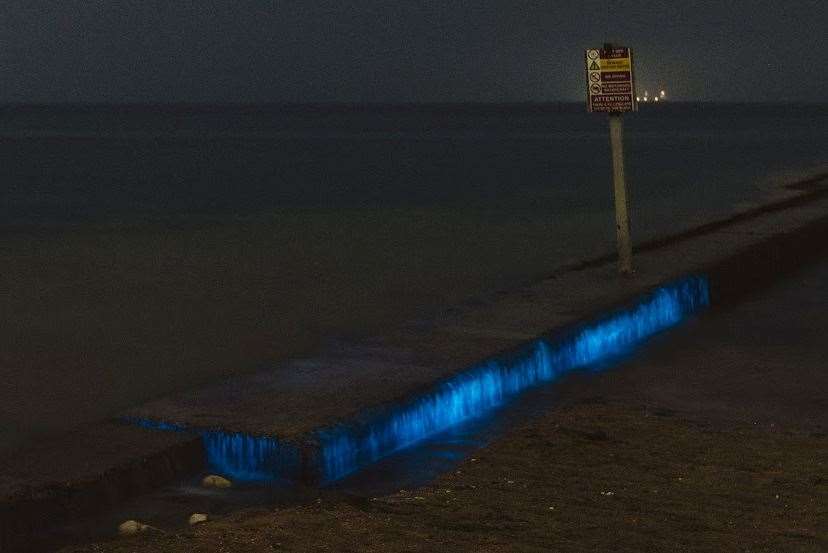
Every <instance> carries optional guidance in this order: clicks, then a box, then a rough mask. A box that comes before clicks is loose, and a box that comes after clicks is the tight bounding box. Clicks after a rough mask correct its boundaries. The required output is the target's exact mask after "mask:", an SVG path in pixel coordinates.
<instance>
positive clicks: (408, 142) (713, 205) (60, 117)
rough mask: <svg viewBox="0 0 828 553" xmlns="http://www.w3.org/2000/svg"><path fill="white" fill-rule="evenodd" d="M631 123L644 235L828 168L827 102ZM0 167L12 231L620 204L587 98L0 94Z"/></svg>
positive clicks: (684, 111) (635, 202)
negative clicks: (241, 100)
mask: <svg viewBox="0 0 828 553" xmlns="http://www.w3.org/2000/svg"><path fill="white" fill-rule="evenodd" d="M625 130H626V135H625V138H626V143H625V146H626V160H627V175H628V183H629V187H630V194H631V198H632V208H633V213H634V218H633V228H634V229H636V228H638V230H639V231H640V232H639V233H638V234H639V236H641V235H642V234H643V235H647V234H650V231H653V232H662V231H664V230H665V226H664V225H663V223H664V222H667V223H668V224H669V225H680V224H682V223H683V222H686V221H692V220H694V219H696V218H697V217H699V216H703V217H707V216H710V215H711V214H712V213H718V212H726V211H729V210H731V209H733V208H734V207H735V206H738V205H740V204H743V203H745V202H747V203H750V202H752V201H754V200H755V199H756V198H757V197H758V196H761V195H763V194H765V193H766V192H767V191H768V190H771V191H772V190H773V188H774V187H775V186H776V185H778V184H780V183H781V182H784V181H786V180H791V179H796V178H798V177H799V176H802V175H805V174H807V173H809V172H815V171H819V170H821V169H822V168H824V167H825V166H826V164H828V154H827V153H826V151H828V105H713V104H669V103H662V104H659V105H642V109H641V111H640V112H639V113H636V114H630V115H627V116H626V117H625ZM0 167H2V175H3V186H2V187H0V224H2V226H7V227H8V226H38V225H46V226H50V225H60V224H66V223H71V224H78V223H85V222H95V223H113V224H120V223H136V222H141V221H159V220H160V221H180V220H186V219H190V218H205V217H206V218H211V219H212V218H219V219H221V218H223V217H248V216H256V215H257V214H261V213H264V212H267V211H269V210H273V209H282V208H291V207H333V208H338V207H395V208H407V207H424V208H428V207H433V206H439V207H441V208H449V209H451V208H455V207H459V208H463V209H480V210H484V211H498V210H503V211H515V210H517V211H524V212H535V213H538V212H540V213H547V214H549V215H550V216H555V217H572V216H577V217H587V218H590V217H593V216H600V217H603V216H604V213H603V212H604V211H606V209H611V207H612V196H611V182H610V162H609V145H608V131H607V118H606V116H603V115H598V114H589V113H585V110H584V107H583V106H582V105H580V104H563V105H546V106H544V105H491V106H486V105H482V106H462V105H443V106H440V105H434V106H375V107H358V106H356V107H355V106H54V107H36V106H28V107H27V106H6V107H3V108H0ZM596 213H602V214H601V215H596Z"/></svg>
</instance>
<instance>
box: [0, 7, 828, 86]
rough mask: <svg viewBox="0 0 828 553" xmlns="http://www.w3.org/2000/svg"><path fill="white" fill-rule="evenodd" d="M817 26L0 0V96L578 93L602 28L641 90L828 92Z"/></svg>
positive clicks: (731, 12)
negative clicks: (627, 49)
mask: <svg viewBox="0 0 828 553" xmlns="http://www.w3.org/2000/svg"><path fill="white" fill-rule="evenodd" d="M608 6H610V7H609V9H608ZM608 13H609V21H608ZM826 29H828V4H826V3H825V2H824V0H813V1H810V0H804V1H725V0H716V1H676V2H673V1H669V2H667V1H665V2H652V1H643V0H638V1H618V2H613V3H609V4H608V3H607V2H604V1H601V2H599V1H588V2H554V1H550V0H547V1H532V0H504V1H501V2H493V1H485V0H481V1H468V0H410V1H405V2H399V1H394V0H357V1H356V2H343V1H341V0H337V1H334V0H317V1H313V2H309V1H305V2H302V1H300V0H293V1H290V0H280V1H266V0H199V1H190V0H140V1H139V0H133V1H126V0H121V1H119V0H3V2H2V5H0V76H1V77H2V78H0V101H3V102H67V101H68V102H155V101H161V102H166V101H173V102H306V101H312V102H328V101H339V102H432V101H436V102H453V101H473V102H481V101H482V102H491V101H496V102H521V101H559V100H564V101H567V100H577V101H580V100H582V99H583V89H584V83H583V80H584V74H583V67H582V63H583V61H582V60H583V49H584V48H586V47H591V46H595V45H600V44H602V43H603V42H604V41H605V40H606V39H607V38H609V39H610V40H613V41H616V42H619V43H622V44H624V45H628V46H631V47H633V48H634V49H635V53H636V57H637V62H638V63H637V71H638V78H639V89H640V91H641V90H643V88H648V89H650V90H656V89H660V88H666V89H667V90H668V93H669V95H670V97H672V98H673V99H680V100H726V101H828V72H827V71H826V70H825V67H824V65H825V57H826V51H827V50H828V48H826V47H828V43H827V42H828V41H826V35H827V34H828V31H827V30H826Z"/></svg>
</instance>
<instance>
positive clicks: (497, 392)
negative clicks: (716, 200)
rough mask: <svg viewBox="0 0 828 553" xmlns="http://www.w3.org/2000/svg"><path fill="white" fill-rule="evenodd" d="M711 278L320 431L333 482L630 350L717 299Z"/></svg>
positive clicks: (655, 295)
mask: <svg viewBox="0 0 828 553" xmlns="http://www.w3.org/2000/svg"><path fill="white" fill-rule="evenodd" d="M709 301H710V299H709V290H708V283H707V279H706V278H704V277H696V276H693V277H688V278H685V279H682V280H680V281H678V282H674V283H672V284H669V285H666V286H663V287H661V288H659V289H657V290H655V291H654V292H652V293H650V294H648V295H646V296H645V297H644V298H642V299H641V301H640V302H639V303H638V304H637V305H635V306H634V307H632V308H631V309H628V310H624V311H619V312H616V313H613V314H611V315H609V316H606V317H603V318H601V319H599V320H598V321H595V322H593V323H591V324H589V325H585V326H583V327H581V328H579V329H577V330H576V331H574V332H572V333H571V334H570V335H569V336H567V337H565V338H563V339H561V340H559V341H556V342H554V343H550V342H549V341H547V340H544V339H539V340H536V341H534V342H533V343H531V344H529V346H527V347H526V348H524V349H523V350H522V351H521V352H518V353H517V354H516V355H514V356H513V357H511V358H509V359H495V360H490V361H488V362H485V363H484V364H482V365H480V366H477V367H474V368H472V369H471V370H469V371H467V372H464V373H462V374H459V375H457V376H455V377H453V378H451V379H449V380H446V381H444V382H443V383H441V384H439V385H438V386H437V387H436V389H435V390H434V391H432V392H431V393H429V394H427V395H425V396H421V397H419V398H416V399H414V400H412V401H411V402H409V403H407V404H405V405H401V406H400V407H398V408H396V409H394V410H392V411H391V412H387V413H382V414H380V415H377V416H375V417H373V418H372V419H371V420H369V421H367V422H363V423H359V424H354V425H349V426H339V427H334V428H329V429H326V430H323V431H320V432H319V433H318V436H319V442H320V448H321V461H322V466H321V472H322V480H323V481H325V482H332V481H335V480H338V479H340V478H342V477H344V476H347V475H348V474H350V473H352V472H354V471H355V470H357V469H358V468H359V467H361V466H365V465H368V464H370V463H373V462H375V461H377V460H378V459H380V458H382V457H385V456H387V455H389V454H391V453H393V452H395V451H397V450H399V449H402V448H404V447H406V446H408V445H411V444H413V443H415V442H417V441H420V440H422V439H424V438H427V437H428V436H431V435H434V434H437V433H439V432H441V431H444V430H446V429H447V428H449V427H451V426H453V425H456V424H458V423H461V422H463V421H466V420H469V419H471V418H474V417H479V416H480V415H483V414H485V413H487V412H489V411H491V410H493V409H496V408H498V407H500V406H502V405H503V404H504V403H505V402H506V401H507V400H509V399H511V398H512V397H514V396H515V395H517V394H518V393H520V392H522V391H524V390H526V389H528V388H531V387H533V386H536V385H539V384H542V383H546V382H550V381H552V380H555V379H556V378H557V377H558V376H559V375H561V374H562V373H565V372H567V371H571V370H573V369H577V368H580V367H585V366H588V365H591V364H593V363H596V362H598V361H603V360H606V359H609V358H612V357H615V356H618V355H621V354H623V353H626V352H628V351H629V350H630V349H631V348H632V347H634V346H636V345H637V344H639V343H641V341H643V340H645V339H646V338H648V337H650V336H652V335H653V334H655V333H657V332H659V331H662V330H664V329H666V328H669V327H671V326H673V325H675V324H677V323H679V322H681V321H682V320H683V319H685V318H686V317H687V316H688V315H690V314H692V313H694V312H696V311H698V310H699V309H701V308H703V307H706V306H707V305H708V304H709Z"/></svg>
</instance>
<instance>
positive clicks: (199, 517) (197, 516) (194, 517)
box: [187, 513, 207, 526]
mask: <svg viewBox="0 0 828 553" xmlns="http://www.w3.org/2000/svg"><path fill="white" fill-rule="evenodd" d="M187 522H189V523H190V526H192V525H194V524H200V523H202V522H207V515H205V514H204V513H193V514H191V515H190V519H189V520H188V521H187Z"/></svg>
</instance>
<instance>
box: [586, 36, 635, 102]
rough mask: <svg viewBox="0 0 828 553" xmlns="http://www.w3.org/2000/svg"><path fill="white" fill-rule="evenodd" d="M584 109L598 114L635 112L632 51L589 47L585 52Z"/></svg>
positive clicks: (623, 48)
mask: <svg viewBox="0 0 828 553" xmlns="http://www.w3.org/2000/svg"><path fill="white" fill-rule="evenodd" d="M586 69H587V108H588V109H589V111H592V112H599V113H623V112H627V111H637V110H638V104H637V102H636V101H635V86H634V81H633V75H634V72H633V62H632V49H630V48H625V47H612V48H590V49H588V50H587V51H586Z"/></svg>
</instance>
